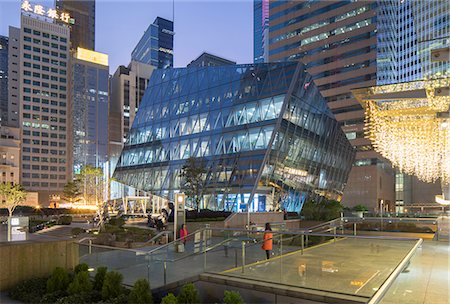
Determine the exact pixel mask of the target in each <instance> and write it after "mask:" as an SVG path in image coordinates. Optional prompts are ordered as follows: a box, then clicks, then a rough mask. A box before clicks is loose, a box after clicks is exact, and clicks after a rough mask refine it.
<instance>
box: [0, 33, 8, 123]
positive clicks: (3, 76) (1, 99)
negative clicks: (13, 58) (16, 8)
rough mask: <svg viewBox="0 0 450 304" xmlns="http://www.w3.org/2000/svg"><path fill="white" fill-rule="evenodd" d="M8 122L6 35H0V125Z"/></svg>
mask: <svg viewBox="0 0 450 304" xmlns="http://www.w3.org/2000/svg"><path fill="white" fill-rule="evenodd" d="M7 123H8V37H5V36H0V126H4V125H6V124H7Z"/></svg>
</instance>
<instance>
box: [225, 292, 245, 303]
mask: <svg viewBox="0 0 450 304" xmlns="http://www.w3.org/2000/svg"><path fill="white" fill-rule="evenodd" d="M223 302H224V303H225V304H244V300H243V299H242V297H241V295H240V294H239V292H236V291H229V290H225V293H224V297H223Z"/></svg>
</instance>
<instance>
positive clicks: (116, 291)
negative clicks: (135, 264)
mask: <svg viewBox="0 0 450 304" xmlns="http://www.w3.org/2000/svg"><path fill="white" fill-rule="evenodd" d="M122 279H123V276H122V274H120V273H118V272H116V271H110V272H108V273H107V274H106V275H105V280H104V282H103V287H102V299H104V300H107V299H111V298H116V297H118V296H119V295H120V294H121V293H122V292H123V290H122Z"/></svg>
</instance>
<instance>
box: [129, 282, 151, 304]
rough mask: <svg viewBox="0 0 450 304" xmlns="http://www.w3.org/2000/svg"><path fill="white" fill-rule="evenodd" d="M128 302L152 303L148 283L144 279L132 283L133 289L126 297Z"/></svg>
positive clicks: (137, 303) (138, 303)
mask: <svg viewBox="0 0 450 304" xmlns="http://www.w3.org/2000/svg"><path fill="white" fill-rule="evenodd" d="M128 302H129V303H133V304H134V303H136V304H145V303H153V298H152V292H151V290H150V284H149V283H148V281H147V280H146V279H141V280H137V281H136V282H135V283H134V286H133V289H132V290H131V293H130V296H129V297H128Z"/></svg>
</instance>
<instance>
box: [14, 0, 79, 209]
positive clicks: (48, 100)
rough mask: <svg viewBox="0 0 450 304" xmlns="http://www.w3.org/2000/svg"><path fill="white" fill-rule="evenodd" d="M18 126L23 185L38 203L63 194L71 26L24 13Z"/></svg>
mask: <svg viewBox="0 0 450 304" xmlns="http://www.w3.org/2000/svg"><path fill="white" fill-rule="evenodd" d="M19 41H20V52H19V54H20V57H19V62H20V64H19V66H20V73H19V74H20V75H19V77H18V78H19V83H20V85H19V88H20V89H19V101H20V111H19V113H20V114H19V119H20V120H19V122H20V126H21V128H22V135H21V138H22V162H21V163H22V173H21V175H22V176H21V183H22V185H23V186H24V187H25V188H26V189H27V190H28V191H37V192H39V201H40V202H43V203H45V202H48V201H49V200H50V196H53V195H54V194H57V193H58V192H60V191H62V190H63V188H64V185H65V184H66V183H67V182H68V181H69V180H70V176H71V174H70V167H69V162H68V159H69V155H68V139H69V129H68V128H69V124H68V118H69V117H68V111H69V97H68V95H69V88H68V86H69V81H68V77H70V76H69V69H68V65H69V46H70V29H69V27H68V26H67V25H66V24H63V23H61V24H59V23H55V22H49V21H48V20H46V19H43V18H41V17H39V16H36V15H31V14H29V13H27V12H26V11H24V8H23V7H22V16H21V30H20V40H19Z"/></svg>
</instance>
